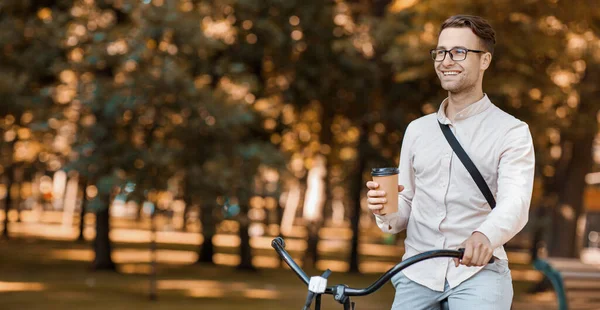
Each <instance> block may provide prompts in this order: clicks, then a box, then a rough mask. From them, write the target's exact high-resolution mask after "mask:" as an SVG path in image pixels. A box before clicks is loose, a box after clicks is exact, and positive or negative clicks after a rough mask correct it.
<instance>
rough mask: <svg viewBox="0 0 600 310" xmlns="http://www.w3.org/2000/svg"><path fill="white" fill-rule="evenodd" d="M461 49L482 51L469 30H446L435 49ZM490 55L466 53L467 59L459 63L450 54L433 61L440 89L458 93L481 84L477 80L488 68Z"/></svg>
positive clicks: (477, 40)
mask: <svg viewBox="0 0 600 310" xmlns="http://www.w3.org/2000/svg"><path fill="white" fill-rule="evenodd" d="M455 47H462V48H466V49H472V50H483V46H482V44H481V42H480V39H479V37H477V35H475V34H474V33H473V31H471V29H470V28H446V29H444V30H442V32H441V33H440V36H439V38H438V45H437V48H441V49H445V50H450V49H452V48H455ZM490 59H491V55H490V54H489V53H474V52H467V57H466V58H465V59H464V60H461V61H454V60H452V59H451V57H450V54H449V53H447V54H446V58H445V59H444V60H443V61H441V62H438V61H434V67H435V71H436V73H437V75H438V78H439V79H440V82H441V83H442V88H443V89H445V90H447V91H449V92H452V93H459V92H462V91H465V90H469V89H472V88H474V87H475V86H477V84H478V83H481V79H480V78H479V77H480V76H481V75H482V74H483V71H485V69H487V67H488V66H489V61H490Z"/></svg>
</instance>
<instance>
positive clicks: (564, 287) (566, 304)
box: [533, 258, 600, 310]
mask: <svg viewBox="0 0 600 310" xmlns="http://www.w3.org/2000/svg"><path fill="white" fill-rule="evenodd" d="M597 263H598V264H595V263H593V264H592V263H584V262H582V261H581V260H579V259H574V258H546V259H536V260H535V261H534V262H533V265H534V267H535V268H536V269H537V270H539V271H541V272H542V273H543V274H544V275H545V276H546V277H547V278H548V280H550V282H551V283H552V286H553V287H554V290H555V292H556V297H557V299H558V309H559V310H568V309H571V310H575V309H577V310H598V309H600V262H597Z"/></svg>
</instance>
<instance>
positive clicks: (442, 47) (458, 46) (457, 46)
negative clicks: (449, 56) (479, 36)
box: [436, 45, 466, 49]
mask: <svg viewBox="0 0 600 310" xmlns="http://www.w3.org/2000/svg"><path fill="white" fill-rule="evenodd" d="M436 48H441V49H446V47H445V46H443V45H442V46H438V47H436ZM453 48H466V47H464V46H462V45H456V46H453V47H451V48H449V49H453Z"/></svg>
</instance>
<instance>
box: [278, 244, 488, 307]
mask: <svg viewBox="0 0 600 310" xmlns="http://www.w3.org/2000/svg"><path fill="white" fill-rule="evenodd" d="M271 246H272V247H273V248H274V249H275V251H276V252H277V254H278V255H279V256H280V257H281V258H282V259H283V260H284V261H285V263H286V264H287V265H288V266H289V267H290V268H291V269H292V270H293V271H294V272H295V273H296V275H297V276H298V277H299V278H300V280H302V282H304V284H306V285H307V286H308V287H309V291H308V296H307V297H306V303H305V305H304V308H303V310H309V309H310V305H311V303H312V300H313V299H314V300H315V310H320V309H321V295H323V294H327V295H333V298H334V299H335V300H336V301H337V302H339V303H340V304H342V305H343V307H344V310H354V309H355V303H354V302H351V301H350V297H351V296H365V295H369V294H372V293H374V292H375V291H377V290H379V289H380V288H381V287H382V286H383V285H384V284H385V283H386V282H387V281H389V280H390V279H391V278H392V277H393V276H394V275H396V274H397V273H398V272H400V271H402V270H403V269H404V268H406V267H408V266H411V265H413V264H416V263H418V262H420V261H423V260H426V259H431V258H436V257H451V258H458V259H462V257H463V254H464V250H465V249H463V248H460V249H458V250H432V251H427V252H424V253H421V254H417V255H415V256H413V257H410V258H408V259H406V260H404V261H402V262H400V263H398V264H396V265H395V266H394V267H392V268H391V269H389V270H388V271H386V272H385V273H384V274H383V275H382V276H381V277H380V278H379V279H377V280H376V281H375V282H374V283H373V284H371V285H370V286H369V287H367V288H361V289H357V288H352V287H349V286H347V285H345V284H337V285H334V286H326V287H325V286H324V285H323V284H324V283H325V284H326V279H327V277H329V275H330V274H331V270H329V269H327V270H326V271H325V272H324V273H323V274H322V275H321V277H313V278H314V279H313V280H311V279H312V278H309V277H308V275H306V273H305V272H304V270H302V268H300V266H298V264H297V263H296V262H295V261H294V259H293V258H292V257H291V256H290V254H289V253H288V252H287V251H286V250H285V241H284V240H283V238H281V237H277V238H275V239H273V241H271ZM493 262H494V257H492V259H490V261H489V263H493ZM321 279H323V280H324V281H323V280H321ZM444 307H447V304H446V305H444Z"/></svg>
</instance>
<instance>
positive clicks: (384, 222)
mask: <svg viewBox="0 0 600 310" xmlns="http://www.w3.org/2000/svg"><path fill="white" fill-rule="evenodd" d="M398 216H399V215H398V212H394V213H389V214H386V215H379V214H375V222H376V223H377V226H379V228H381V231H383V232H385V233H391V232H392V224H391V223H392V220H393V219H396V218H398Z"/></svg>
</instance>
